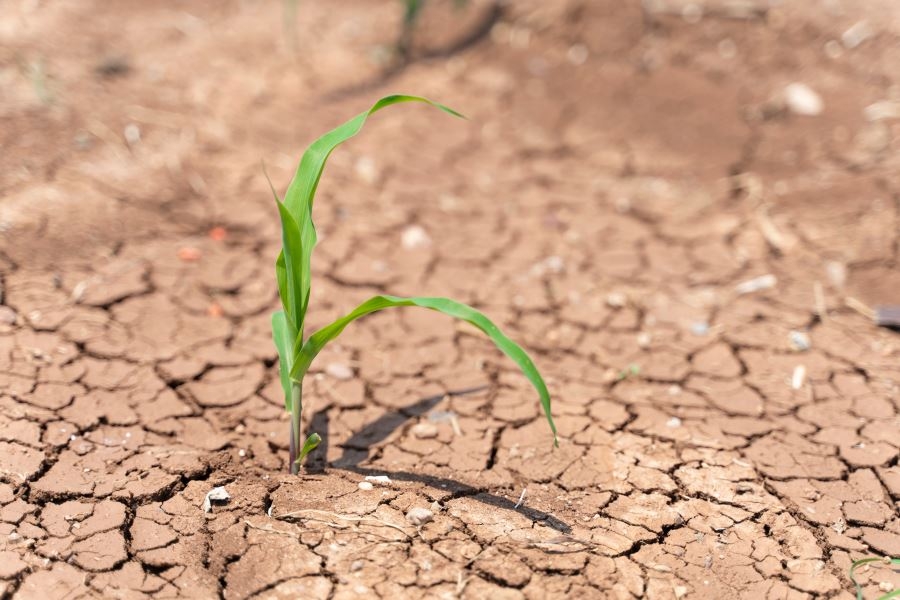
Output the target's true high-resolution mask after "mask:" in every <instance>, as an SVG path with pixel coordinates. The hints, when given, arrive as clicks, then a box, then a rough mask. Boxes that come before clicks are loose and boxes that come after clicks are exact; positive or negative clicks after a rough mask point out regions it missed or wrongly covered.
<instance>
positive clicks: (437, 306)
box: [291, 295, 558, 445]
mask: <svg viewBox="0 0 900 600" xmlns="http://www.w3.org/2000/svg"><path fill="white" fill-rule="evenodd" d="M394 306H421V307H422V308H428V309H431V310H436V311H438V312H440V313H443V314H445V315H448V316H451V317H454V318H456V319H461V320H463V321H466V322H468V323H471V324H472V325H474V326H475V327H477V328H478V329H480V330H481V331H483V332H484V333H486V334H487V336H488V337H489V338H491V340H492V341H493V342H494V344H496V346H497V347H498V348H499V349H500V350H502V351H503V353H504V354H506V355H507V356H508V357H510V358H511V359H512V360H513V361H514V362H515V363H516V364H517V365H518V366H519V368H520V369H522V373H524V374H525V377H527V378H528V380H529V381H530V382H531V384H532V385H533V386H534V387H535V389H536V390H537V392H538V395H539V396H540V401H541V406H542V407H543V409H544V415H545V416H546V417H547V422H548V423H549V424H550V429H551V430H552V431H553V443H554V444H556V445H558V442H557V439H556V425H555V424H554V423H553V417H552V416H551V414H550V393H549V392H548V391H547V385H546V384H545V383H544V380H543V378H542V377H541V374H540V373H539V372H538V370H537V368H536V367H535V366H534V363H533V362H532V361H531V358H529V356H528V354H526V353H525V351H524V350H522V348H521V347H519V346H518V345H517V344H516V343H515V342H513V341H512V340H511V339H509V338H508V337H506V335H505V334H504V333H503V332H502V331H500V328H499V327H497V326H496V325H494V323H493V322H491V320H490V319H488V318H487V317H486V316H484V315H483V314H481V313H480V312H478V311H477V310H475V309H474V308H472V307H471V306H467V305H465V304H462V303H461V302H456V301H454V300H450V299H448V298H423V297H412V298H401V297H399V296H386V295H381V296H374V297H372V298H370V299H369V300H367V301H365V302H363V303H362V304H360V305H359V306H358V307H356V309H355V310H353V311H352V312H351V313H349V314H347V315H345V316H343V317H341V318H339V319H337V320H336V321H334V322H333V323H331V324H330V325H326V326H325V327H323V328H322V329H320V330H319V331H317V332H315V333H314V334H312V335H311V336H309V339H307V340H306V342H305V343H304V344H303V346H302V347H301V348H300V352H299V353H298V355H296V356H295V357H294V365H293V367H292V368H291V379H293V380H294V381H300V380H302V379H303V376H304V375H305V374H306V371H307V370H308V369H309V366H310V364H311V363H312V361H313V359H314V358H315V357H316V355H317V354H318V353H319V352H320V351H321V350H322V348H324V347H325V345H326V344H328V342H330V341H331V340H333V339H335V338H336V337H337V336H339V335H340V334H341V332H342V331H343V330H344V328H345V327H346V326H347V325H349V324H350V323H352V322H353V321H355V320H356V319H359V318H360V317H364V316H366V315H368V314H371V313H373V312H377V311H379V310H383V309H385V308H391V307H394Z"/></svg>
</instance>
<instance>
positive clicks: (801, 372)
mask: <svg viewBox="0 0 900 600" xmlns="http://www.w3.org/2000/svg"><path fill="white" fill-rule="evenodd" d="M805 382H806V367H804V366H803V365H797V366H796V367H795V368H794V374H793V375H792V376H791V387H792V388H793V389H795V390H799V389H800V388H802V387H803V384H804V383H805Z"/></svg>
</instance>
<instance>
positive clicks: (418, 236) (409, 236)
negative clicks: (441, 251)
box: [400, 225, 431, 250]
mask: <svg viewBox="0 0 900 600" xmlns="http://www.w3.org/2000/svg"><path fill="white" fill-rule="evenodd" d="M400 243H401V244H403V247H404V248H406V249H407V250H417V249H419V248H427V247H429V246H430V245H431V236H430V235H428V232H427V231H425V229H423V228H422V227H420V226H419V225H410V226H409V227H407V228H406V229H404V230H403V234H402V235H401V236H400Z"/></svg>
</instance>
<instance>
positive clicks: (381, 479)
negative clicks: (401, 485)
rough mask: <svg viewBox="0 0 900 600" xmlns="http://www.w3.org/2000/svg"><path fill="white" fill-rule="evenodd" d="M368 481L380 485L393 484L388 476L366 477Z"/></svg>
mask: <svg viewBox="0 0 900 600" xmlns="http://www.w3.org/2000/svg"><path fill="white" fill-rule="evenodd" d="M366 481H371V482H372V483H377V484H378V485H391V484H392V483H393V481H391V478H390V477H388V476H387V475H366Z"/></svg>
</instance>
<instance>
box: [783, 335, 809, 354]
mask: <svg viewBox="0 0 900 600" xmlns="http://www.w3.org/2000/svg"><path fill="white" fill-rule="evenodd" d="M788 337H789V339H790V342H791V348H793V349H794V350H796V351H797V352H806V351H807V350H809V348H810V342H809V336H808V335H806V334H805V333H803V332H802V331H792V332H791V333H790V334H789V336H788Z"/></svg>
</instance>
